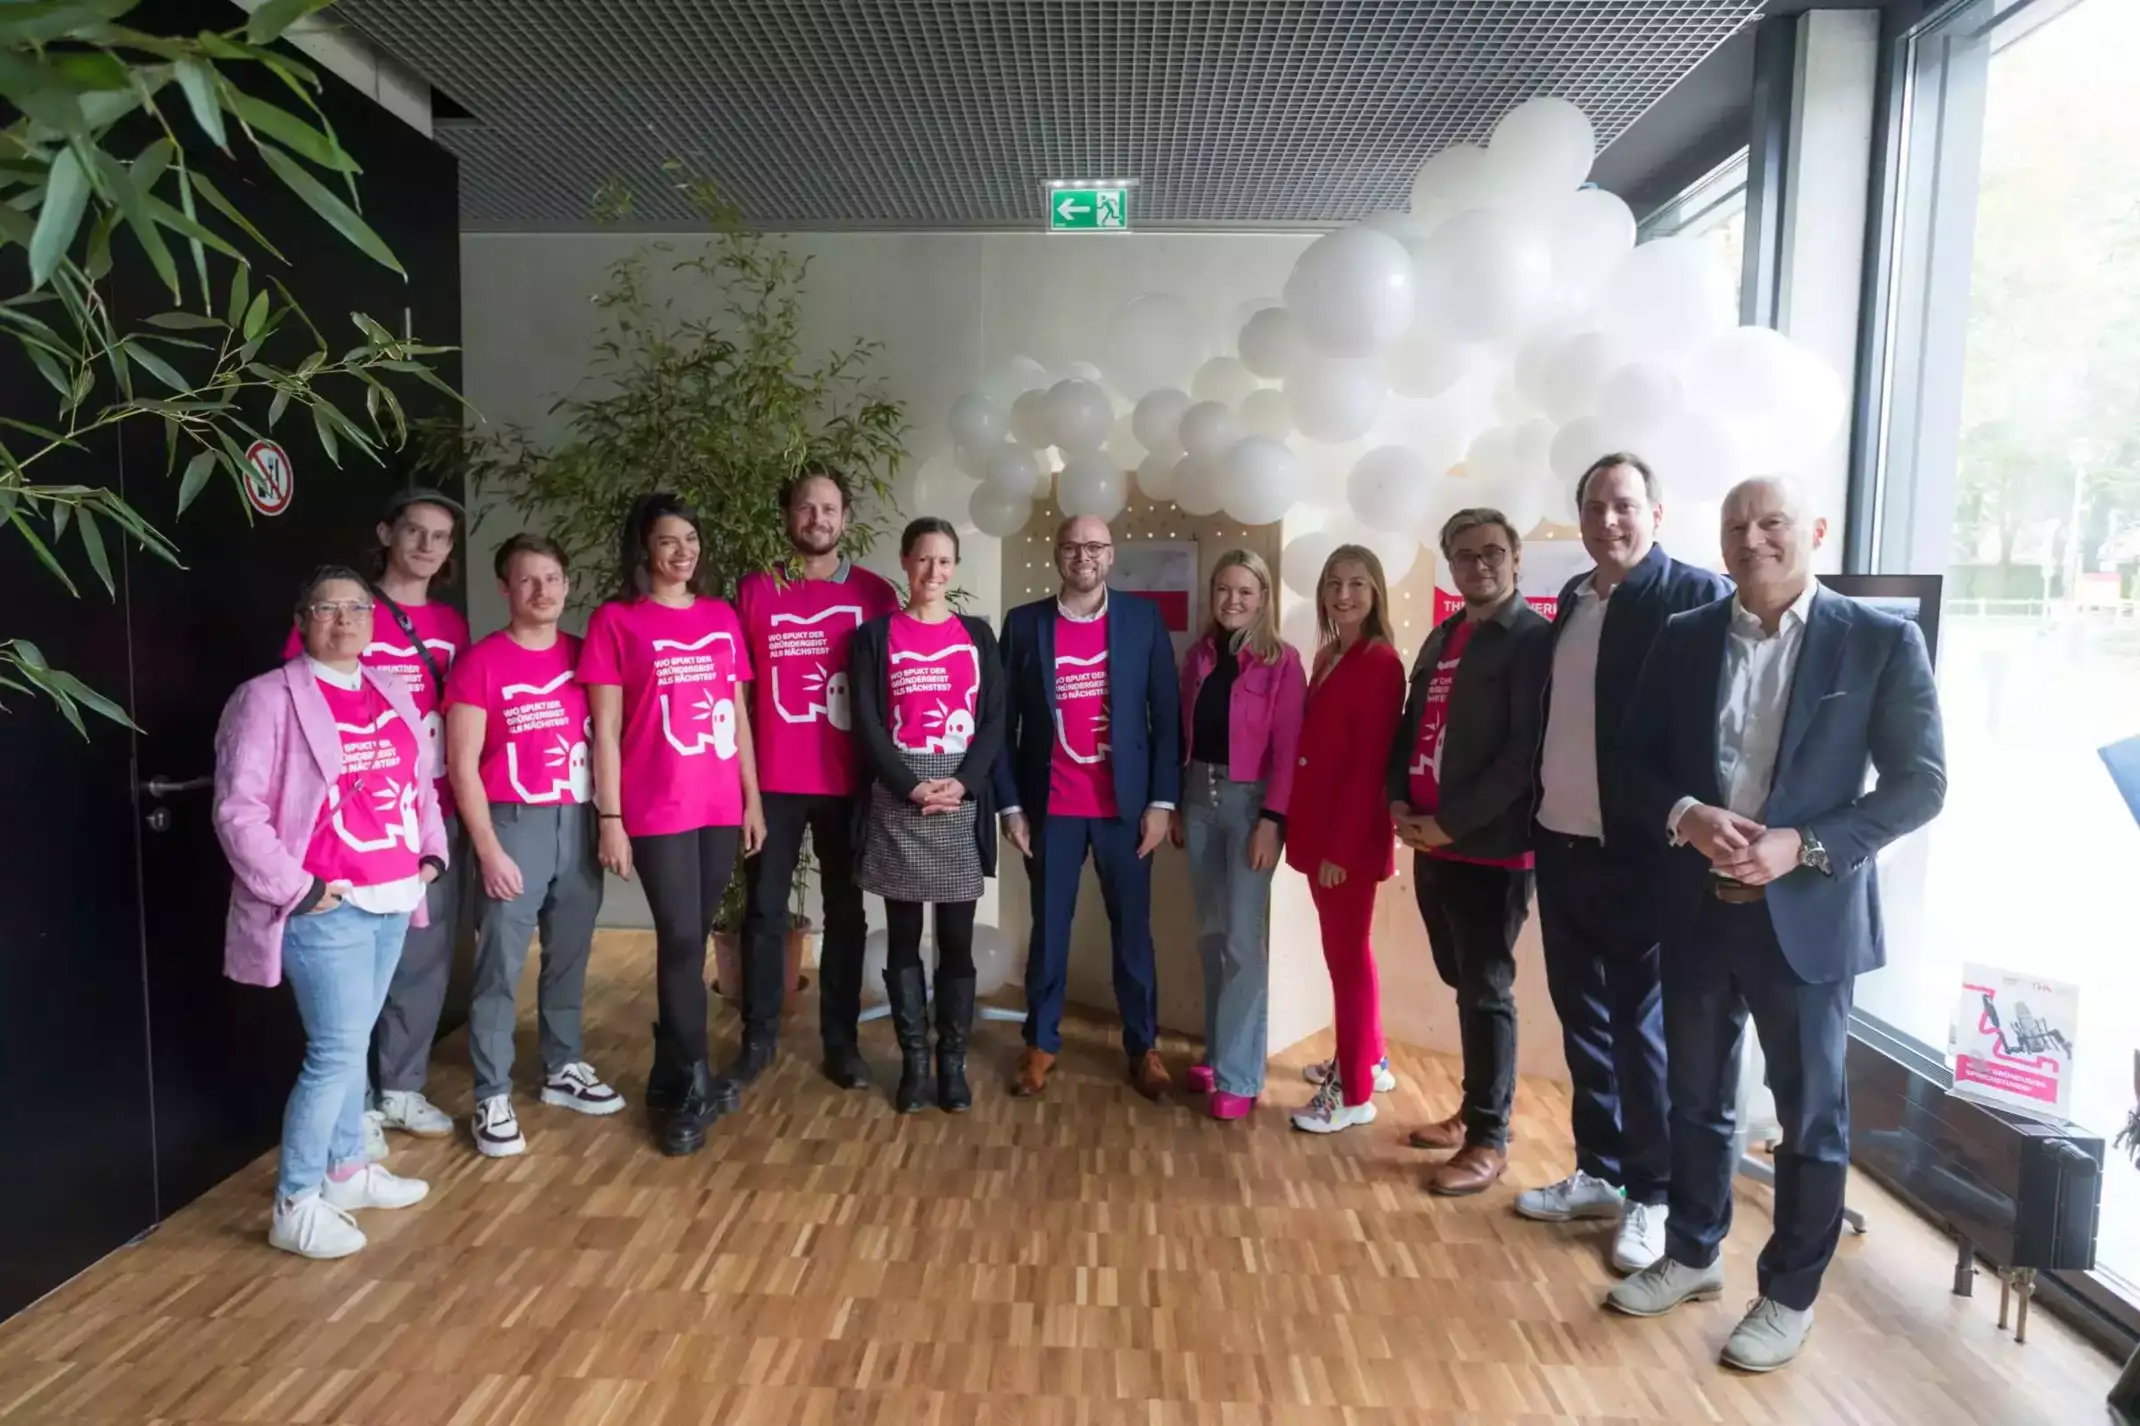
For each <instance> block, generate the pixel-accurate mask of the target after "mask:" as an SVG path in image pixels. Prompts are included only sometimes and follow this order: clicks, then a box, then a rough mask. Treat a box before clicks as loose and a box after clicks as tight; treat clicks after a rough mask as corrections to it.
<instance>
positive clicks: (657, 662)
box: [579, 599, 751, 837]
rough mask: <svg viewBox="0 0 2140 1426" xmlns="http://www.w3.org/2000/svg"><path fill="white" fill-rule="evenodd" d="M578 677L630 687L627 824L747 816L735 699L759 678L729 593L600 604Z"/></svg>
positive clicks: (641, 828) (689, 823)
mask: <svg viewBox="0 0 2140 1426" xmlns="http://www.w3.org/2000/svg"><path fill="white" fill-rule="evenodd" d="M579 674H580V682H581V683H583V684H588V685H595V684H614V685H616V686H617V687H619V688H621V689H623V690H624V729H623V736H622V738H621V739H620V743H621V747H620V752H621V755H622V760H623V777H622V786H621V788H620V789H619V790H620V792H621V794H622V795H621V798H620V801H621V804H622V805H621V806H619V807H618V809H617V810H618V811H619V812H621V813H623V814H624V830H625V832H626V833H628V834H629V835H631V836H634V837H660V836H667V835H669V834H670V833H674V832H693V831H697V830H698V829H699V828H701V827H735V826H740V825H741V824H742V821H743V773H742V768H741V766H740V765H739V764H738V763H737V761H736V752H737V747H738V744H737V740H736V719H737V717H738V710H737V707H736V699H737V695H738V693H739V692H740V690H739V689H738V688H737V687H736V685H737V684H739V683H746V682H748V681H749V680H750V677H751V663H750V653H749V651H748V650H747V649H746V648H745V646H744V642H743V625H742V622H741V621H740V620H738V619H737V618H736V611H735V609H734V608H733V607H731V606H730V604H729V603H728V601H727V600H725V599H698V600H695V601H693V602H692V603H691V604H689V605H686V606H684V607H682V608H675V607H672V606H670V605H666V604H657V603H655V602H654V601H653V600H651V599H634V600H632V601H631V602H629V603H625V602H622V601H615V600H613V601H611V602H610V603H608V604H604V605H603V606H602V607H601V608H599V609H597V610H595V611H594V618H593V619H591V620H589V621H588V624H587V638H586V642H585V644H584V646H583V647H582V648H581V650H580V667H579Z"/></svg>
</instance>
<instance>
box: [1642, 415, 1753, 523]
mask: <svg viewBox="0 0 2140 1426" xmlns="http://www.w3.org/2000/svg"><path fill="white" fill-rule="evenodd" d="M1637 454H1639V455H1640V456H1641V457H1642V458H1643V459H1644V460H1646V461H1648V462H1649V465H1650V469H1651V470H1653V471H1655V472H1656V473H1657V480H1658V484H1659V485H1660V486H1661V487H1662V488H1663V492H1664V500H1665V505H1666V508H1667V509H1679V508H1684V507H1685V506H1687V505H1689V504H1697V505H1698V504H1701V503H1703V502H1705V501H1706V502H1711V503H1714V502H1718V501H1721V500H1722V499H1723V498H1724V496H1725V494H1726V493H1727V492H1728V491H1729V490H1730V489H1731V487H1732V486H1734V485H1737V484H1738V483H1739V482H1740V481H1742V480H1744V479H1745V478H1746V477H1747V476H1749V475H1751V474H1753V468H1752V461H1751V459H1750V458H1749V456H1748V453H1747V448H1746V444H1745V442H1744V441H1743V440H1742V439H1741V438H1740V436H1739V435H1738V433H1737V432H1736V431H1734V430H1733V429H1732V427H1731V425H1730V424H1729V423H1728V422H1727V421H1725V419H1724V418H1723V417H1721V416H1717V415H1715V414H1713V413H1711V412H1708V411H1682V412H1680V413H1679V414H1678V415H1677V416H1675V417H1673V418H1672V419H1671V420H1669V421H1667V422H1665V423H1664V424H1663V426H1661V427H1660V428H1659V429H1658V431H1657V434H1656V435H1655V436H1654V437H1653V438H1652V439H1651V440H1650V441H1649V442H1648V443H1647V445H1646V446H1645V447H1644V448H1643V449H1642V450H1641V451H1639V452H1637ZM1679 528H1680V529H1682V530H1685V529H1688V528H1690V527H1689V526H1687V525H1684V524H1682V525H1680V526H1679ZM1701 533H1702V537H1703V538H1704V539H1707V538H1708V536H1709V535H1710V534H1713V533H1714V530H1713V529H1711V530H1704V531H1702V532H1701Z"/></svg>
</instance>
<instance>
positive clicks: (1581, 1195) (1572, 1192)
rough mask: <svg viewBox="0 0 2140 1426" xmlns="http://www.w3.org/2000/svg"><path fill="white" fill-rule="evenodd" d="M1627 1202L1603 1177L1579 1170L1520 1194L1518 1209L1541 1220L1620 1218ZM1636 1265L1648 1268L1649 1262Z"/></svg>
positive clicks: (1567, 1220) (1546, 1221)
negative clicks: (1557, 1181)
mask: <svg viewBox="0 0 2140 1426" xmlns="http://www.w3.org/2000/svg"><path fill="white" fill-rule="evenodd" d="M1626 1201H1627V1197H1626V1195H1625V1194H1623V1193H1621V1192H1620V1190H1619V1189H1617V1188H1615V1187H1613V1186H1612V1185H1611V1184H1609V1183H1607V1182H1606V1181H1605V1180H1604V1179H1601V1178H1592V1177H1591V1176H1590V1175H1589V1174H1586V1173H1584V1172H1583V1171H1582V1170H1581V1169H1577V1170H1576V1171H1575V1172H1574V1173H1572V1174H1570V1175H1568V1176H1567V1177H1566V1178H1564V1179H1562V1180H1561V1181H1560V1182H1559V1183H1549V1184H1547V1185H1546V1186H1545V1187H1544V1188H1532V1189H1526V1190H1525V1191H1524V1192H1522V1193H1519V1194H1517V1195H1516V1211H1517V1212H1518V1213H1520V1214H1522V1215H1523V1216H1524V1217H1526V1218H1531V1219H1535V1220H1537V1221H1538V1222H1540V1223H1566V1222H1569V1221H1571V1220H1573V1219H1576V1218H1617V1217H1619V1216H1620V1209H1621V1208H1622V1207H1623V1206H1625V1204H1626ZM1637 1266H1640V1267H1645V1268H1646V1267H1648V1266H1649V1263H1640V1264H1638V1265H1637ZM1629 1271H1630V1272H1632V1271H1633V1269H1632V1268H1631V1269H1629Z"/></svg>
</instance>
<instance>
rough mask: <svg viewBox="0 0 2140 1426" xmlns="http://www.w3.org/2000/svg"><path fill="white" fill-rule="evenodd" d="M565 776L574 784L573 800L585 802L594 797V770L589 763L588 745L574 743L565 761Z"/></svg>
mask: <svg viewBox="0 0 2140 1426" xmlns="http://www.w3.org/2000/svg"><path fill="white" fill-rule="evenodd" d="M565 775H566V776H567V777H568V778H569V779H570V780H571V782H572V800H573V801H574V802H585V801H587V800H589V799H590V798H592V797H593V796H594V769H593V768H592V767H590V766H589V765H588V762H587V745H586V744H585V743H574V744H573V745H572V752H571V754H570V755H569V756H568V757H567V758H566V759H565Z"/></svg>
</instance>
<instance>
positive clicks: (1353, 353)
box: [1285, 226, 1413, 357]
mask: <svg viewBox="0 0 2140 1426" xmlns="http://www.w3.org/2000/svg"><path fill="white" fill-rule="evenodd" d="M1412 303H1413V286H1412V259H1411V255H1410V254H1409V253H1407V252H1406V251H1405V249H1404V244H1403V243H1400V242H1398V241H1397V240H1396V239H1395V238H1393V237H1391V236H1390V235H1389V234H1388V233H1383V232H1377V231H1376V230H1375V229H1373V228H1363V227H1358V226H1355V227H1350V228H1339V229H1338V230H1337V231H1336V232H1334V233H1325V234H1323V236H1321V237H1319V238H1317V239H1316V240H1315V241H1314V242H1312V243H1310V244H1309V245H1308V250H1307V251H1306V252H1304V253H1302V254H1301V255H1300V258H1299V260H1298V261H1297V262H1295V263H1294V264H1293V275H1292V276H1291V277H1288V278H1287V279H1286V284H1285V305H1286V310H1287V311H1289V312H1291V313H1292V314H1293V316H1294V318H1295V320H1297V321H1298V322H1299V324H1300V332H1301V336H1302V337H1304V338H1305V339H1306V340H1307V343H1308V345H1309V346H1311V347H1314V348H1315V349H1316V350H1317V351H1319V352H1322V353H1323V354H1324V355H1326V356H1336V357H1365V356H1373V355H1374V354H1375V353H1377V352H1380V351H1383V350H1384V349H1386V348H1387V347H1388V346H1389V345H1390V343H1392V342H1394V341H1396V340H1397V338H1398V337H1400V336H1402V335H1403V334H1404V329H1405V328H1406V327H1408V326H1410V325H1411V322H1412Z"/></svg>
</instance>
